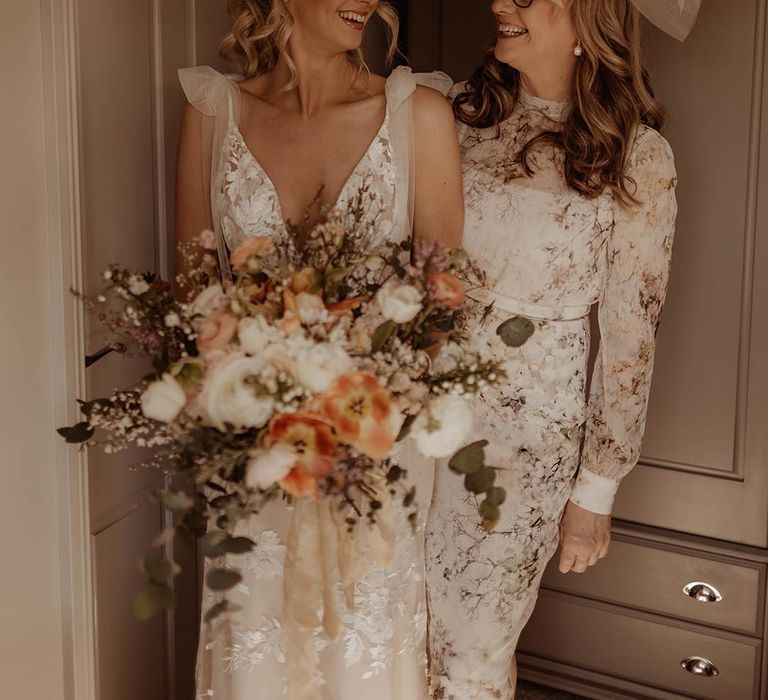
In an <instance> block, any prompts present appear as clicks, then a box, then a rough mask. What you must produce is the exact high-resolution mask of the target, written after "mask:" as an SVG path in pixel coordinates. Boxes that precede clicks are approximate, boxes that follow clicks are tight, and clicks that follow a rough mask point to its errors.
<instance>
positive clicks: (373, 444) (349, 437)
mask: <svg viewBox="0 0 768 700" xmlns="http://www.w3.org/2000/svg"><path fill="white" fill-rule="evenodd" d="M394 410H395V409H394V408H393V406H392V401H391V399H390V396H389V392H388V391H387V390H386V389H384V388H382V386H381V385H380V384H379V381H378V379H377V378H376V377H375V375H373V374H370V373H369V372H354V373H352V374H343V375H342V376H340V377H338V378H337V379H336V381H335V382H334V384H333V386H332V387H331V389H330V391H329V392H328V393H327V394H326V396H325V400H324V402H323V412H324V413H325V415H326V416H327V417H328V419H329V420H330V421H331V423H332V424H333V427H334V428H335V429H336V434H337V435H338V437H339V439H340V440H342V441H343V442H346V443H348V444H350V445H354V446H355V447H357V449H359V450H360V451H361V452H362V453H363V454H366V455H368V457H370V458H371V459H384V458H385V457H386V456H387V455H388V454H389V453H390V452H391V451H392V448H393V447H394V445H395V439H396V438H397V433H396V430H395V425H394V421H393V418H394V415H393V414H394Z"/></svg>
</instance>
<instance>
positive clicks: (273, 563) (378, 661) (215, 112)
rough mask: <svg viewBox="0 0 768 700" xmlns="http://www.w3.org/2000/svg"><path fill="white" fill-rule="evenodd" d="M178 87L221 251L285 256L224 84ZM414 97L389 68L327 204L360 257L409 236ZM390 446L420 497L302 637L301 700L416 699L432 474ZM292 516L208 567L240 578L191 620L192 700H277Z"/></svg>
mask: <svg viewBox="0 0 768 700" xmlns="http://www.w3.org/2000/svg"><path fill="white" fill-rule="evenodd" d="M181 78H182V84H183V85H184V87H185V90H186V92H187V96H188V98H189V100H190V102H191V103H192V104H194V105H195V106H197V107H198V108H199V109H200V110H201V111H202V112H203V113H204V114H206V115H207V116H209V117H215V118H216V120H217V127H216V129H217V130H219V131H220V132H221V133H222V134H223V138H222V140H221V153H219V154H218V156H219V157H218V159H217V158H213V159H212V160H213V175H212V179H211V188H212V199H213V202H212V204H213V206H212V210H213V211H214V212H216V214H215V215H214V216H218V221H214V222H213V223H214V225H216V228H217V231H220V232H221V234H222V235H223V238H224V240H225V242H226V244H227V247H228V248H229V249H230V250H231V249H233V248H234V247H236V246H237V245H238V244H240V243H242V241H243V240H244V239H245V238H246V237H248V236H255V235H264V234H268V235H270V236H271V237H272V238H273V239H274V240H275V243H276V245H278V246H285V247H288V248H290V247H291V246H293V245H294V241H293V240H291V237H290V235H289V233H288V229H287V227H286V224H285V222H284V218H283V213H282V211H281V207H280V200H279V197H278V193H277V191H276V189H275V187H274V185H273V183H272V182H271V180H270V179H269V176H268V175H267V173H266V172H265V171H264V169H263V168H262V166H261V165H260V164H259V162H258V161H257V159H256V158H255V157H254V155H253V154H252V152H251V151H250V150H249V148H248V146H247V145H246V143H245V141H244V139H243V136H242V134H241V132H240V129H239V125H238V122H237V119H236V118H234V117H233V115H234V114H237V105H238V100H239V88H238V87H237V84H236V82H235V81H234V80H233V79H230V78H228V77H225V76H222V75H219V74H217V73H215V72H214V71H212V70H211V69H207V68H201V69H188V71H182V74H181ZM415 88H416V78H415V77H414V76H413V75H412V74H411V73H410V71H409V70H407V69H399V70H397V71H395V73H393V75H392V76H391V77H390V78H389V80H388V82H387V86H386V97H387V110H386V117H385V119H384V122H383V123H382V125H381V128H380V130H379V132H378V133H377V134H376V136H375V138H374V139H373V141H372V142H371V144H370V146H369V148H368V150H367V151H366V153H365V155H364V156H363V157H362V159H361V160H360V161H359V163H358V164H357V166H356V168H355V169H354V172H353V173H352V174H351V176H350V178H349V180H348V181H347V182H346V184H345V186H344V188H343V190H342V192H341V194H340V196H339V198H338V200H337V203H336V204H337V208H338V209H339V210H341V211H346V210H348V209H353V210H354V211H357V212H359V211H364V212H365V219H364V220H363V221H357V222H356V227H357V228H356V230H357V231H359V232H360V236H361V240H362V243H361V245H365V246H367V248H369V249H370V250H371V252H372V253H375V252H376V250H377V246H381V244H382V243H383V242H384V241H400V240H403V239H405V238H407V237H409V236H410V235H411V232H410V226H409V220H408V218H407V217H406V216H405V211H404V209H403V208H402V207H401V206H398V198H401V200H400V201H402V200H405V201H407V200H408V195H409V186H408V182H407V181H403V173H404V172H406V169H405V168H403V164H402V163H401V162H399V160H398V159H399V158H400V154H402V153H408V151H409V148H408V145H407V144H402V143H399V142H398V139H400V138H402V128H401V127H402V125H404V124H408V125H409V124H410V119H409V118H408V112H407V111H406V110H410V96H411V94H412V93H413V91H414V90H415ZM222 122H223V126H222ZM214 143H216V140H215V139H214ZM217 162H218V163H220V164H221V165H220V167H219V168H217V166H216V163H217ZM360 198H362V199H361V200H360ZM355 200H358V201H355ZM360 205H362V206H360ZM400 449H401V450H402V452H401V453H400V454H399V456H398V457H397V458H398V461H399V463H400V464H401V465H402V466H403V467H405V468H406V469H407V470H408V478H409V484H411V485H414V486H415V487H416V493H417V494H421V502H422V505H423V506H424V507H422V508H421V510H420V512H419V514H418V515H417V517H416V519H415V521H414V522H415V527H413V525H412V523H411V522H410V521H409V519H408V515H409V513H410V510H409V511H406V509H404V508H402V507H401V506H400V504H399V503H397V504H396V505H395V511H396V512H395V525H396V539H395V551H394V557H393V559H392V561H391V562H390V563H389V564H388V565H387V566H379V565H376V564H374V565H372V567H370V568H369V569H368V570H367V572H366V573H365V575H363V576H362V577H361V578H360V579H359V580H358V581H357V583H356V584H355V587H354V596H353V598H354V600H353V603H354V604H353V606H352V607H350V606H349V605H348V604H347V600H346V597H345V595H344V591H342V590H341V589H339V590H338V607H339V610H341V611H343V621H342V622H343V629H342V631H341V634H340V635H339V636H338V637H337V638H336V639H330V638H328V636H327V635H326V634H325V633H324V631H323V629H322V627H318V628H317V630H316V632H315V633H314V637H313V643H314V652H315V653H316V654H317V660H318V663H317V673H316V678H315V679H314V684H315V686H316V692H313V694H312V695H311V697H312V698H313V700H314V699H315V698H316V699H317V700H352V699H353V698H354V699H357V698H359V697H365V698H366V700H391V699H392V698H403V699H407V698H413V699H414V700H415V699H416V698H423V697H425V696H426V685H427V674H426V647H425V644H426V621H427V614H426V597H425V562H424V527H425V522H426V511H427V508H426V506H427V505H428V503H429V496H430V494H431V492H432V479H433V473H434V465H433V463H432V462H431V461H430V460H425V459H424V458H423V457H420V456H418V455H417V454H416V453H415V451H413V450H410V449H409V448H408V447H407V446H404V447H402V448H400ZM406 450H407V452H406ZM417 498H418V496H417ZM292 516H293V508H292V507H291V506H290V505H288V504H287V503H285V502H282V501H272V502H270V503H269V504H268V505H267V506H266V507H265V508H264V509H262V510H261V512H259V513H258V514H256V515H253V516H252V517H251V518H250V519H249V520H248V521H247V522H246V523H244V524H241V526H240V527H239V529H238V530H237V532H236V533H235V534H237V535H243V536H248V537H250V538H252V539H253V540H254V541H255V542H256V544H257V546H256V548H255V549H254V550H253V551H252V552H250V553H247V554H243V555H238V556H232V557H231V558H225V559H224V560H219V561H216V562H214V565H215V566H216V567H220V566H229V565H231V566H234V567H237V568H239V569H240V571H241V573H242V574H243V580H242V582H241V583H240V584H239V585H238V586H237V588H236V589H235V591H234V593H230V594H229V599H230V601H231V602H232V603H234V604H235V605H237V606H239V608H240V609H239V611H238V612H236V613H232V614H228V615H227V616H226V617H220V618H217V620H216V621H214V623H213V624H210V623H208V622H205V620H203V624H202V628H201V639H200V647H199V654H198V667H197V700H204V699H205V700H208V699H209V698H210V699H212V700H256V698H259V699H263V700H278V699H279V698H282V697H285V696H286V692H287V688H286V658H285V639H284V626H283V620H282V613H283V600H284V597H283V583H284V579H283V572H284V562H285V555H286V543H287V537H288V532H289V529H290V525H291V519H292ZM219 600H220V597H219V596H218V595H217V594H214V593H206V595H205V597H204V601H203V610H202V614H203V618H205V615H206V613H207V611H208V610H210V608H211V607H212V606H214V605H215V604H216V603H217V602H219ZM319 617H320V618H322V615H321V614H320V615H319Z"/></svg>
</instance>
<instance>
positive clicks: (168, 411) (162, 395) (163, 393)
mask: <svg viewBox="0 0 768 700" xmlns="http://www.w3.org/2000/svg"><path fill="white" fill-rule="evenodd" d="M186 403H187V395H186V394H185V393H184V389H183V388H182V386H181V384H179V382H177V381H176V379H174V377H172V376H171V375H170V374H164V375H163V376H162V378H161V379H159V380H157V381H156V382H152V384H150V385H149V386H148V387H147V388H146V389H145V390H144V393H143V394H142V395H141V411H142V413H143V414H144V415H145V416H146V417H147V418H151V419H153V420H159V421H161V422H163V423H170V422H171V421H172V420H175V419H176V416H178V415H179V413H181V409H182V408H184V406H185V404H186Z"/></svg>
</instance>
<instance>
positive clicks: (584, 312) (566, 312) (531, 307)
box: [467, 287, 590, 321]
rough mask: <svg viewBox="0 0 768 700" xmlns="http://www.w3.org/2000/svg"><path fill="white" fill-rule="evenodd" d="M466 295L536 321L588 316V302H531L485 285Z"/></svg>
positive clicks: (568, 319) (570, 319)
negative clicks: (574, 303) (575, 303)
mask: <svg viewBox="0 0 768 700" xmlns="http://www.w3.org/2000/svg"><path fill="white" fill-rule="evenodd" d="M467 296H468V297H469V298H470V299H474V300H475V301H478V302H480V303H481V304H488V305H490V304H493V306H494V308H495V309H499V310H501V311H505V312H507V313H510V314H514V315H517V316H525V318H530V319H532V320H537V321H575V320H577V319H580V318H584V317H585V316H588V315H589V308H590V306H589V304H578V305H575V306H547V305H545V304H531V303H529V302H526V301H521V300H520V299H514V298H512V297H507V296H504V295H502V294H497V293H496V292H494V291H491V290H490V289H486V288H485V287H481V288H479V289H474V290H472V292H470V293H469V294H467Z"/></svg>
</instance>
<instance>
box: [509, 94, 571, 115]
mask: <svg viewBox="0 0 768 700" xmlns="http://www.w3.org/2000/svg"><path fill="white" fill-rule="evenodd" d="M520 104H521V105H522V106H523V107H524V108H526V109H536V110H538V111H540V112H543V113H544V114H546V115H547V116H548V117H549V118H550V119H555V120H561V119H562V118H563V117H564V116H565V114H566V113H567V111H568V109H569V108H570V106H571V101H570V100H545V99H543V98H541V97H536V96H535V95H532V94H531V93H530V92H528V91H527V90H526V89H525V88H523V87H521V88H520Z"/></svg>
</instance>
